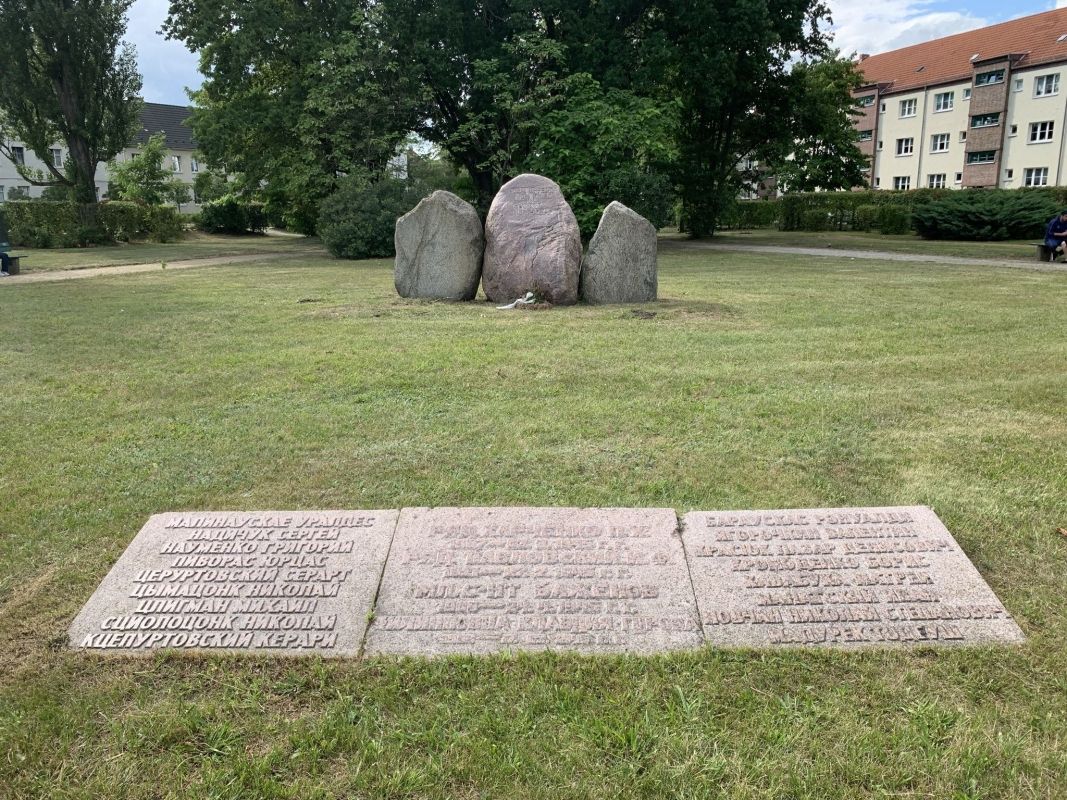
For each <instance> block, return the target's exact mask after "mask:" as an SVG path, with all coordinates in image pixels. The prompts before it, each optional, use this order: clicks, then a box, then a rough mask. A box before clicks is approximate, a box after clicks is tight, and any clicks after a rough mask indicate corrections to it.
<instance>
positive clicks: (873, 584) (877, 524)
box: [682, 506, 1024, 648]
mask: <svg viewBox="0 0 1067 800" xmlns="http://www.w3.org/2000/svg"><path fill="white" fill-rule="evenodd" d="M682 535H683V540H684V542H685V549H686V553H687V555H688V558H689V565H690V569H691V571H692V576H693V585H694V587H695V589H696V600H697V606H698V607H699V609H700V617H701V621H702V623H703V626H704V633H705V635H706V637H707V640H708V642H709V643H710V644H711V645H713V646H717V647H771V646H774V647H780V646H817V647H825V646H833V647H845V648H854V647H865V646H866V647H869V646H893V645H919V644H940V645H966V644H983V643H992V642H1021V641H1023V638H1024V637H1023V634H1022V631H1021V630H1020V629H1019V627H1018V626H1017V625H1016V624H1015V621H1014V620H1013V619H1012V618H1011V616H1010V615H1009V614H1008V612H1007V611H1006V610H1005V608H1004V606H1003V605H1002V604H1001V602H1000V600H998V599H997V597H996V595H995V594H993V591H992V590H991V589H990V588H989V586H988V585H987V584H986V582H985V581H984V580H983V579H982V576H981V575H980V574H979V573H978V570H976V569H975V568H974V565H973V564H972V563H971V562H970V560H969V559H968V558H967V556H966V555H965V554H964V552H963V551H962V550H961V549H960V546H959V545H958V544H957V543H956V540H955V539H953V538H952V535H951V534H950V533H949V532H948V530H947V529H946V528H945V526H944V525H943V524H942V523H941V520H940V519H938V517H937V515H936V514H934V512H933V511H932V510H931V509H929V508H927V507H925V506H909V507H897V508H816V509H795V510H786V511H716V512H706V511H694V512H692V513H690V514H686V515H685V519H684V521H683V534H682Z"/></svg>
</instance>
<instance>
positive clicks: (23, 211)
mask: <svg viewBox="0 0 1067 800" xmlns="http://www.w3.org/2000/svg"><path fill="white" fill-rule="evenodd" d="M4 210H5V211H6V213H7V222H8V232H9V234H10V236H11V244H12V245H14V246H16V247H74V246H75V245H77V243H78V234H79V232H80V230H81V229H82V228H83V227H84V225H83V221H82V220H83V217H82V214H81V213H80V209H79V207H78V206H76V205H75V204H74V203H62V202H56V201H51V200H9V201H8V202H7V203H5V204H4Z"/></svg>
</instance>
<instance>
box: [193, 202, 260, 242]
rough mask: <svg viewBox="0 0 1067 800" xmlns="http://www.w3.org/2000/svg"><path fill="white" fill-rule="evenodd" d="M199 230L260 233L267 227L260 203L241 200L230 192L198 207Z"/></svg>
mask: <svg viewBox="0 0 1067 800" xmlns="http://www.w3.org/2000/svg"><path fill="white" fill-rule="evenodd" d="M197 224H198V226H199V228H200V230H202V231H206V232H207V233H233V234H241V233H260V232H262V231H264V230H265V229H266V227H267V215H266V214H265V213H264V211H263V204H262V203H253V202H250V201H248V200H243V199H241V198H239V197H236V196H234V195H232V194H228V195H226V196H225V197H220V198H219V199H218V200H212V201H211V202H210V203H205V204H204V205H203V206H202V207H201V208H200V220H199V222H198V223H197Z"/></svg>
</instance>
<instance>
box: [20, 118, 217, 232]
mask: <svg viewBox="0 0 1067 800" xmlns="http://www.w3.org/2000/svg"><path fill="white" fill-rule="evenodd" d="M189 113H190V109H189V108H188V107H186V106H171V105H164V104H162V103H145V104H144V105H143V106H142V108H141V129H140V131H138V132H137V134H136V135H135V136H134V138H133V141H132V142H130V146H129V147H127V148H126V149H124V150H123V151H122V152H121V153H119V154H118V155H116V156H115V160H116V161H128V160H129V159H130V158H131V157H132V156H133V155H134V154H135V153H136V152H137V151H138V149H139V148H140V147H141V146H143V145H144V144H145V142H147V141H148V139H149V137H151V136H154V135H155V134H157V133H162V134H163V136H164V137H165V139H166V145H167V156H166V161H165V165H166V166H168V167H169V168H170V169H171V170H173V171H174V174H175V176H176V177H178V178H180V179H181V180H182V181H184V182H185V183H188V184H189V185H190V190H191V187H192V183H193V180H194V179H195V178H196V174H197V172H199V171H200V169H201V168H202V165H201V164H200V162H199V160H198V158H197V152H196V140H195V139H193V132H192V130H190V128H189V126H188V125H186V124H185V122H186V120H187V119H188V118H189ZM12 149H13V151H14V153H15V159H16V161H18V160H19V159H21V163H24V164H25V165H26V166H28V167H30V168H32V169H41V170H43V169H44V164H43V163H42V162H41V161H40V160H38V159H37V157H36V156H35V155H34V154H33V151H31V150H30V149H29V148H28V147H25V146H23V145H22V144H21V143H20V142H14V143H13V147H12ZM52 158H53V159H54V160H55V161H56V163H57V165H60V166H62V164H63V163H64V162H65V161H66V159H67V158H68V154H67V152H66V150H65V149H64V145H62V144H56V146H55V147H54V148H53V149H52ZM107 187H108V174H107V165H106V164H100V165H99V166H98V168H97V170H96V191H97V195H98V196H99V197H103V196H104V195H105V194H106V193H107ZM13 190H14V194H15V196H21V195H22V194H25V195H28V196H29V197H40V196H41V193H42V192H43V191H44V187H41V186H29V185H27V184H26V181H25V180H24V179H23V178H22V177H21V176H20V175H19V174H18V171H17V170H16V169H15V165H14V164H13V163H12V162H10V161H8V160H7V159H4V158H0V202H3V201H4V200H7V199H10V198H11V196H12V191H13ZM183 208H188V210H190V211H192V210H195V209H196V208H197V206H196V204H195V203H191V204H189V205H188V206H185V207H183Z"/></svg>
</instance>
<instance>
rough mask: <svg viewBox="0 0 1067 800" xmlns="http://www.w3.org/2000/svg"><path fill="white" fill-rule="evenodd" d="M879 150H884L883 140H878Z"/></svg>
mask: <svg viewBox="0 0 1067 800" xmlns="http://www.w3.org/2000/svg"><path fill="white" fill-rule="evenodd" d="M878 149H879V150H881V149H882V140H881V139H879V140H878Z"/></svg>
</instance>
